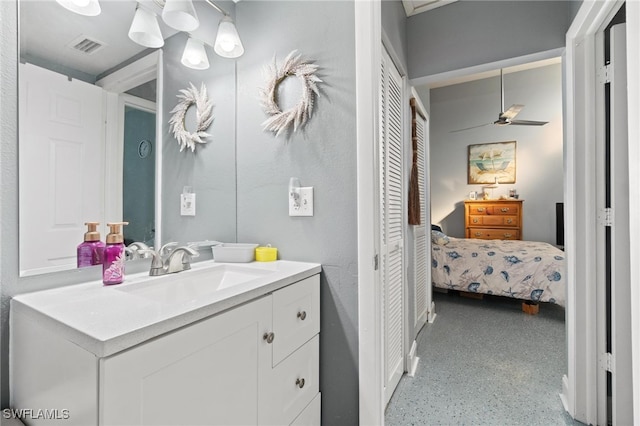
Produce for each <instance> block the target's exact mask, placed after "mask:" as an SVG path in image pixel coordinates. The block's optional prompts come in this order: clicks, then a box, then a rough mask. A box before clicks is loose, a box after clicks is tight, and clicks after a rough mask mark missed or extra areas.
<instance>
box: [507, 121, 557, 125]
mask: <svg viewBox="0 0 640 426" xmlns="http://www.w3.org/2000/svg"><path fill="white" fill-rule="evenodd" d="M547 123H548V121H533V120H511V123H509V124H513V125H515V126H544V125H545V124H547Z"/></svg>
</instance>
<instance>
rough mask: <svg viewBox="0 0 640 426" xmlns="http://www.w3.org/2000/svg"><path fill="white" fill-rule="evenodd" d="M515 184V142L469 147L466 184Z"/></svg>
mask: <svg viewBox="0 0 640 426" xmlns="http://www.w3.org/2000/svg"><path fill="white" fill-rule="evenodd" d="M496 182H497V183H516V141H510V142H494V143H482V144H477V145H469V154H468V163H467V183H468V184H470V185H481V184H485V183H496Z"/></svg>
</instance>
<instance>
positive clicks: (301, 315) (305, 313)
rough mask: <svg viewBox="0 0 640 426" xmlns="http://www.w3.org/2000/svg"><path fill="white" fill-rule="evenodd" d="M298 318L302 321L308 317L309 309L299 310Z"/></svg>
mask: <svg viewBox="0 0 640 426" xmlns="http://www.w3.org/2000/svg"><path fill="white" fill-rule="evenodd" d="M298 318H300V320H301V321H304V320H305V319H306V318H307V311H302V312H298Z"/></svg>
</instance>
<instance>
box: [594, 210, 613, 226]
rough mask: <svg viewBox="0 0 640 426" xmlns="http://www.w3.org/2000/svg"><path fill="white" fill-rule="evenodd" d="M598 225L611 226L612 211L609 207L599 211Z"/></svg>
mask: <svg viewBox="0 0 640 426" xmlns="http://www.w3.org/2000/svg"><path fill="white" fill-rule="evenodd" d="M598 224H599V225H600V226H613V209H612V208H611V207H605V208H604V209H601V210H600V214H599V215H598Z"/></svg>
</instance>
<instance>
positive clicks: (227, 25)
mask: <svg viewBox="0 0 640 426" xmlns="http://www.w3.org/2000/svg"><path fill="white" fill-rule="evenodd" d="M213 50H215V52H216V53H217V54H218V55H220V56H222V57H223V58H237V57H239V56H242V54H243V53H244V46H242V41H240V36H239V35H238V30H237V29H236V26H235V24H234V23H233V19H231V17H230V16H229V15H226V14H225V16H224V17H223V18H222V19H221V20H220V23H219V24H218V34H217V35H216V42H215V44H214V45H213Z"/></svg>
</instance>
